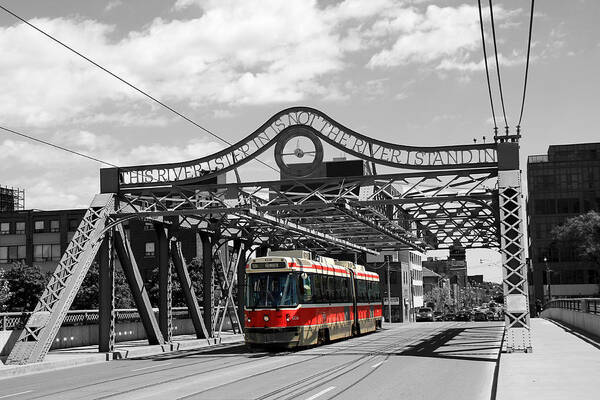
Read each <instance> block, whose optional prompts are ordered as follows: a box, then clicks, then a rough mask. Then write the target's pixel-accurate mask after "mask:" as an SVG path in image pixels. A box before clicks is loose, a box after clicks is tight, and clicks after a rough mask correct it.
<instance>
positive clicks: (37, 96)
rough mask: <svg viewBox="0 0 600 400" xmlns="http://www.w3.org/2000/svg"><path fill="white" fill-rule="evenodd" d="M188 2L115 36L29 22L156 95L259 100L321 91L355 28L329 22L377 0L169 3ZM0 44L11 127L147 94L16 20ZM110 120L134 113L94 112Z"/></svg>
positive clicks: (1, 32) (75, 22) (83, 114)
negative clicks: (183, 14) (363, 0)
mask: <svg viewBox="0 0 600 400" xmlns="http://www.w3.org/2000/svg"><path fill="white" fill-rule="evenodd" d="M196 3H197V4H198V5H200V6H201V7H202V9H203V14H202V15H201V16H200V17H198V18H193V19H188V20H177V19H173V20H164V19H161V18H157V19H155V20H154V21H152V22H151V23H150V24H148V25H147V26H146V27H145V28H144V29H142V30H140V31H132V32H128V33H126V34H125V36H123V37H121V38H117V39H116V40H115V38H114V36H115V28H114V26H111V25H107V24H104V23H101V22H98V21H94V20H81V19H76V18H54V19H49V18H36V19H32V20H31V22H32V23H33V24H35V25H38V26H40V27H41V28H42V29H44V30H46V31H48V32H49V33H51V34H52V35H54V36H56V37H57V38H59V39H61V40H63V41H65V42H66V43H68V44H69V45H71V46H72V47H73V48H75V49H78V50H80V51H81V52H82V53H84V54H86V55H88V56H89V57H90V58H92V59H94V60H96V61H98V62H99V63H100V64H102V65H103V66H106V67H107V68H108V69H110V70H112V71H114V72H116V73H117V74H119V75H121V76H123V77H124V78H126V79H127V80H129V81H130V82H132V83H134V84H136V85H138V86H139V87H141V88H142V89H145V90H147V91H149V92H150V93H152V94H153V95H154V96H156V97H158V98H160V99H164V100H165V101H168V102H171V103H175V104H183V105H189V106H192V107H199V106H202V105H206V104H227V105H235V104H265V103H274V102H297V101H300V100H302V99H305V98H307V97H308V96H311V95H322V94H323V93H326V90H324V89H325V88H326V87H327V84H328V82H321V81H320V79H321V78H323V77H325V76H327V75H329V74H332V73H333V72H336V71H340V70H342V69H343V68H344V67H345V60H344V58H345V56H346V54H347V53H348V52H349V51H356V50H357V49H358V48H360V42H359V40H358V39H357V37H358V35H357V33H356V32H354V34H353V35H352V34H349V35H341V34H339V33H338V32H337V31H336V29H337V28H338V27H339V24H340V23H341V22H342V20H346V19H348V18H360V17H362V16H368V15H372V14H374V13H376V12H377V10H380V9H381V7H382V6H383V4H387V1H376V2H374V5H371V6H369V7H358V6H357V4H358V3H356V2H355V1H346V2H343V3H341V4H340V5H339V6H338V7H337V8H336V10H339V12H340V13H341V14H340V16H339V17H338V18H337V19H336V18H334V16H335V12H334V10H332V9H328V11H326V12H325V11H323V10H321V9H319V8H318V6H317V3H316V1H314V0H313V1H305V0H294V1H286V2H281V1H275V0H261V1H258V0H254V1H244V2H232V1H219V2H215V1H203V2H192V1H179V2H178V3H176V7H179V8H181V7H189V6H191V5H192V4H196ZM298 18H301V21H302V22H301V23H298ZM342 42H343V43H342ZM0 47H1V48H2V49H3V57H2V59H1V60H0V71H1V72H2V75H3V79H2V82H0V102H1V103H2V104H3V107H2V110H0V118H2V119H3V120H5V121H7V122H8V123H11V124H13V125H14V123H19V125H20V124H24V125H31V126H47V125H48V124H60V123H68V122H70V121H71V119H73V118H78V119H79V120H81V119H83V120H86V118H87V120H93V119H94V118H93V117H91V116H90V115H91V114H92V113H91V111H93V110H99V109H101V108H102V107H103V106H104V105H106V104H107V103H108V104H114V103H120V104H124V105H128V104H130V103H131V102H135V103H137V104H145V103H147V102H148V100H147V99H144V98H143V97H142V96H141V95H140V94H139V93H136V92H135V91H134V90H133V89H131V88H128V87H127V86H125V85H123V84H122V83H120V82H118V81H117V80H115V79H114V78H112V77H110V76H108V75H107V74H106V73H104V72H102V71H100V70H98V69H97V68H95V67H93V66H92V65H90V64H89V63H87V62H85V61H84V60H82V59H80V58H78V57H77V56H75V55H74V54H72V53H69V52H68V51H67V50H65V49H64V48H61V47H60V46H58V45H57V44H56V43H53V42H51V41H49V40H48V39H47V38H45V37H43V36H42V35H40V34H39V33H37V32H35V31H33V30H32V29H31V28H29V27H27V26H26V25H24V24H17V25H15V26H10V27H0ZM111 118H112V119H114V120H117V119H120V118H125V119H127V120H129V121H127V122H124V123H123V124H124V125H127V124H130V123H131V122H130V121H131V120H136V118H133V117H132V116H131V115H129V116H123V114H122V113H121V115H120V116H115V117H108V116H101V117H97V118H96V119H105V120H110V119H111ZM139 122H140V119H139V118H138V119H137V121H136V122H135V123H139Z"/></svg>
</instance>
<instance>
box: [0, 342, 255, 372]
mask: <svg viewBox="0 0 600 400" xmlns="http://www.w3.org/2000/svg"><path fill="white" fill-rule="evenodd" d="M243 341H244V335H241V334H233V333H231V332H222V334H221V342H220V343H219V344H215V343H214V340H211V343H210V344H209V342H208V340H207V339H197V338H196V336H195V335H180V336H175V337H173V342H172V343H170V344H165V345H152V346H150V345H148V341H147V340H134V341H129V342H119V343H117V344H116V345H115V351H114V352H113V353H98V346H97V345H93V346H83V347H71V348H68V349H60V350H52V351H50V352H49V353H48V355H47V356H46V358H45V359H44V361H43V362H41V363H34V364H29V365H5V364H4V362H5V358H6V357H2V359H1V360H0V380H2V379H5V378H12V377H15V376H20V375H26V374H32V373H36V372H44V371H53V370H57V369H63V368H72V367H76V366H80V365H86V364H93V363H99V362H106V361H110V360H114V359H125V358H134V357H148V356H154V355H158V354H163V353H170V352H175V351H182V350H197V349H203V348H208V347H214V346H219V345H224V344H233V343H242V342H243Z"/></svg>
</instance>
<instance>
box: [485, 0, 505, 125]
mask: <svg viewBox="0 0 600 400" xmlns="http://www.w3.org/2000/svg"><path fill="white" fill-rule="evenodd" d="M489 5H490V21H491V23H492V38H493V41H494V56H495V58H496V73H497V76H498V90H499V91H500V104H502V115H503V116H504V129H505V130H506V134H507V135H508V121H507V119H506V108H505V107H504V94H503V92H502V79H500V63H499V62H498V46H497V44H496V27H495V24H494V10H493V8H494V6H493V4H492V0H489Z"/></svg>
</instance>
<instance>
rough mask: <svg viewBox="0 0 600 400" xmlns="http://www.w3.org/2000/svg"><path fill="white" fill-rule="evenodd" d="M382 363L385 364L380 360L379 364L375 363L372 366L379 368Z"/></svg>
mask: <svg viewBox="0 0 600 400" xmlns="http://www.w3.org/2000/svg"><path fill="white" fill-rule="evenodd" d="M381 364H383V361H380V362H378V363H377V364H375V365H371V368H377V367H379V366H380V365H381Z"/></svg>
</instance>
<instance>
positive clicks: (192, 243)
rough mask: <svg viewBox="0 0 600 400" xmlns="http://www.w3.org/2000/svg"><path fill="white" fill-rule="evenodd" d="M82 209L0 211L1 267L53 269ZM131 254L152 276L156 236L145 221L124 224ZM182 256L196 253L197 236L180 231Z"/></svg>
mask: <svg viewBox="0 0 600 400" xmlns="http://www.w3.org/2000/svg"><path fill="white" fill-rule="evenodd" d="M85 212H86V210H85V209H72V210H55V211H39V210H23V211H13V212H2V213H0V269H3V268H7V267H8V266H10V265H11V264H12V263H15V262H23V263H25V264H27V265H30V266H31V265H37V266H39V267H40V268H41V270H42V271H54V270H55V269H56V266H57V265H58V262H59V261H60V258H61V257H62V255H63V254H64V252H65V250H66V249H67V246H68V245H69V242H70V241H71V238H72V237H73V235H74V234H75V231H76V230H77V227H78V226H79V223H80V222H81V219H82V218H83V215H84V214H85ZM125 232H126V234H127V236H128V237H129V238H130V241H131V247H132V250H133V254H134V256H135V259H136V261H137V263H138V266H139V268H140V270H141V271H142V275H143V276H144V279H146V280H149V279H150V278H151V277H152V273H153V270H154V269H155V267H156V266H157V265H158V253H157V250H158V249H157V236H156V232H155V230H154V225H153V224H152V223H151V222H148V221H142V220H135V219H134V220H130V221H128V222H126V223H125ZM178 236H179V239H180V240H181V243H182V250H183V254H184V256H185V258H186V259H187V260H191V259H192V258H194V257H195V256H196V247H197V246H196V235H195V233H194V232H193V231H185V230H182V231H180V232H179V234H178Z"/></svg>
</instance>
